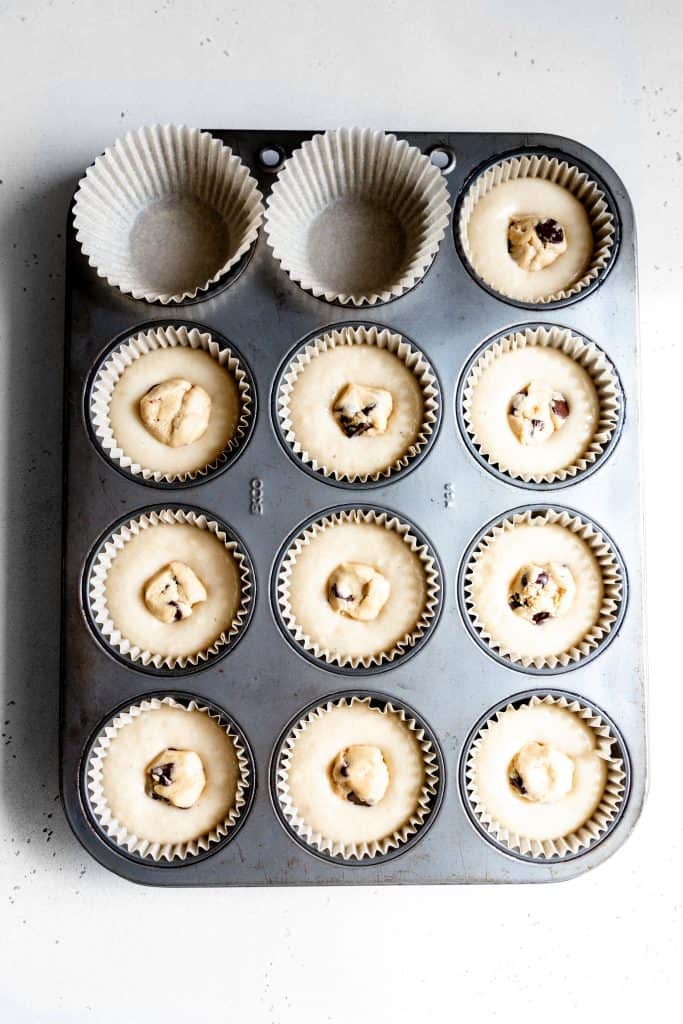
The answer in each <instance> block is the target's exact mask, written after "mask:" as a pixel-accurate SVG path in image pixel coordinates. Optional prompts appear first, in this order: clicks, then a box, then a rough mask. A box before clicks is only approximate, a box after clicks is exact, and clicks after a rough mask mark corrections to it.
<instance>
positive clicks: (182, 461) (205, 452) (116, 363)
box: [88, 326, 255, 483]
mask: <svg viewBox="0 0 683 1024" xmlns="http://www.w3.org/2000/svg"><path fill="white" fill-rule="evenodd" d="M168 379H175V380H178V379H180V380H181V381H184V380H186V381H187V384H191V385H192V386H193V387H194V386H197V385H198V386H199V387H200V388H201V389H202V391H203V392H204V394H205V395H206V396H208V401H209V403H210V412H209V413H208V414H207V417H206V420H207V425H206V427H205V429H204V430H203V432H201V433H200V436H199V437H198V438H197V439H196V440H194V441H192V442H191V443H188V444H183V445H181V446H177V447H174V446H171V445H169V444H168V443H164V441H163V440H161V439H159V438H158V437H156V436H154V434H152V433H151V432H150V430H149V429H148V428H147V427H146V425H145V422H144V421H143V419H142V414H141V402H144V400H145V396H146V395H148V394H149V393H150V391H151V390H152V389H156V388H158V386H159V385H160V384H162V383H163V382H164V381H166V380H168ZM254 405H255V395H254V389H253V385H252V382H251V378H250V375H249V374H248V372H247V369H246V367H245V365H244V364H243V362H242V360H241V358H240V357H238V356H237V355H236V354H235V352H234V351H233V350H232V349H231V348H230V347H227V346H224V345H219V344H218V342H217V341H216V340H215V338H214V337H213V336H212V334H211V333H210V332H209V331H205V330H200V329H199V328H197V327H191V328H189V329H188V328H187V327H185V326H179V327H174V326H162V327H155V328H152V329H151V330H148V331H141V332H140V333H139V334H136V335H134V336H133V337H130V338H127V339H126V340H125V341H124V342H122V343H121V344H120V345H118V346H117V347H116V348H115V349H114V351H112V352H111V353H110V354H109V355H108V356H107V357H106V359H105V360H104V362H103V363H102V364H101V365H100V366H99V368H98V369H97V372H96V375H95V378H94V381H93V385H92V389H91V393H90V401H89V410H88V411H89V414H90V422H91V425H92V428H93V432H94V434H95V438H96V440H97V443H98V444H99V446H100V448H101V450H102V451H103V453H104V454H105V455H106V456H107V458H108V459H110V460H111V461H112V462H114V463H115V464H116V465H118V466H120V467H121V468H122V469H125V470H126V471H127V472H128V473H130V474H132V475H133V476H136V477H140V478H141V479H142V480H145V481H150V482H154V483H162V482H163V483H173V482H176V481H177V482H178V483H187V482H188V481H194V480H197V481H201V480H202V479H203V478H205V477H207V476H210V475H211V474H212V473H214V472H216V471H217V470H219V469H220V468H221V467H222V466H224V465H225V464H226V462H228V461H229V460H231V459H232V458H233V457H234V456H235V454H236V453H237V452H238V451H239V450H240V449H242V448H243V447H244V445H245V443H246V441H247V440H248V437H249V433H250V431H251V428H252V425H253V418H254Z"/></svg>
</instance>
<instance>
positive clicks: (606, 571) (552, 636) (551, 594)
mask: <svg viewBox="0 0 683 1024" xmlns="http://www.w3.org/2000/svg"><path fill="white" fill-rule="evenodd" d="M462 587H463V594H462V597H463V605H464V608H463V610H464V615H465V617H466V621H467V625H468V627H469V628H470V631H471V632H472V633H473V635H474V636H475V637H476V639H477V642H478V643H480V644H481V645H482V647H484V648H485V649H487V648H488V649H489V650H491V651H492V652H493V653H494V654H496V655H497V656H499V657H500V658H503V659H505V660H506V661H508V662H510V663H511V664H513V665H515V666H520V667H522V668H524V669H529V668H534V669H540V670H548V671H551V672H552V671H556V670H561V669H563V668H567V667H568V666H571V665H575V664H578V663H579V662H581V661H582V660H583V659H585V658H587V657H589V656H591V655H592V654H593V653H594V652H596V651H597V650H601V649H604V647H605V646H606V645H607V643H608V642H609V641H610V640H611V639H613V636H614V634H613V626H614V625H615V623H616V622H617V621H618V620H619V618H620V617H621V615H622V614H623V611H624V607H625V600H626V578H625V575H624V572H623V570H622V568H621V564H620V559H619V557H618V555H617V553H616V550H615V548H614V547H613V544H612V542H611V541H610V540H608V539H607V537H606V536H605V535H604V534H603V533H602V532H601V531H600V530H599V529H598V527H597V526H595V525H594V524H593V523H591V522H590V521H589V520H587V519H584V518H582V517H581V516H580V515H578V514H576V513H574V512H572V511H571V510H568V509H563V508H545V509H526V510H524V511H521V512H513V513H511V514H509V515H507V516H503V517H501V519H500V520H499V521H498V522H497V523H495V524H494V525H493V526H492V527H491V528H490V529H489V530H488V531H487V533H486V534H485V535H484V536H483V537H482V538H481V540H479V542H478V543H477V544H476V546H475V548H474V550H473V551H472V553H471V555H470V556H469V559H468V562H467V564H466V565H465V566H464V572H463V578H462Z"/></svg>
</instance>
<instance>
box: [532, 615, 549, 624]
mask: <svg viewBox="0 0 683 1024" xmlns="http://www.w3.org/2000/svg"><path fill="white" fill-rule="evenodd" d="M550 617H551V616H550V612H536V614H535V615H534V616H533V618H532V620H531V621H532V622H533V624H534V625H535V626H540V625H541V623H542V622H545V620H546V619H549V618H550Z"/></svg>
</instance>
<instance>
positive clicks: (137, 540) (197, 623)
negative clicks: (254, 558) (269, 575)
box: [85, 508, 255, 669]
mask: <svg viewBox="0 0 683 1024" xmlns="http://www.w3.org/2000/svg"><path fill="white" fill-rule="evenodd" d="M188 570H189V571H188ZM85 586H86V589H87V594H88V599H89V606H90V616H91V620H92V624H93V628H94V629H95V630H96V632H97V633H98V634H99V636H100V638H101V640H102V641H103V642H104V643H105V644H106V646H107V647H110V648H111V649H112V650H113V651H114V652H115V653H117V654H118V655H121V656H123V657H124V658H125V659H126V660H129V661H131V662H133V663H135V664H137V665H140V666H143V667H149V668H153V669H189V668H193V667H195V666H198V665H201V664H203V663H206V662H208V661H209V660H210V659H212V658H214V657H216V656H217V655H219V654H221V653H223V652H224V651H225V652H226V653H227V650H229V649H231V648H232V647H234V645H235V644H236V643H237V641H238V640H239V639H240V637H241V636H242V634H243V633H244V631H245V629H246V627H247V625H248V623H249V619H250V616H251V612H252V609H253V603H254V586H255V584H254V576H253V572H252V568H251V560H250V559H249V556H248V554H247V552H246V550H244V549H243V547H242V545H241V543H240V542H238V541H237V540H236V539H235V538H234V536H230V535H228V534H227V533H226V532H225V528H223V527H222V526H221V524H220V523H217V522H216V521H215V520H213V519H211V518H210V517H209V516H208V515H207V514H205V513H203V512H198V511H194V510H190V509H183V508H165V509H161V510H157V509H151V510H150V511H148V512H143V513H142V514H139V515H137V516H135V517H134V518H132V519H129V520H127V521H126V522H125V523H124V524H123V525H121V526H118V527H117V528H116V529H115V530H114V531H113V532H112V533H111V534H110V535H109V536H108V537H107V539H106V540H105V541H104V543H102V544H101V545H100V548H99V550H98V551H97V552H96V553H95V555H94V557H93V558H92V560H91V562H90V564H89V568H88V573H87V578H86V582H85ZM167 606H168V607H167Z"/></svg>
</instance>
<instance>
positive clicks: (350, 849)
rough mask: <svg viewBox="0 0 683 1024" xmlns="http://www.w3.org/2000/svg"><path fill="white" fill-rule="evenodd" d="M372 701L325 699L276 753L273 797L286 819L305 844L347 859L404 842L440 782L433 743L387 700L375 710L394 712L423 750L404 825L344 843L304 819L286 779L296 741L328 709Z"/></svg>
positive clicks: (425, 814) (429, 809) (375, 853)
mask: <svg viewBox="0 0 683 1024" xmlns="http://www.w3.org/2000/svg"><path fill="white" fill-rule="evenodd" d="M372 700H373V698H372V697H370V696H367V697H357V696H344V697H341V698H339V699H333V700H328V701H325V702H324V703H321V704H319V705H318V706H317V707H315V708H313V709H312V710H311V711H309V712H308V713H307V714H306V715H304V717H303V718H301V719H300V720H299V722H297V724H296V725H295V726H294V727H293V728H292V729H291V730H290V731H289V733H288V735H287V736H286V737H285V739H284V740H283V743H282V746H281V749H280V752H279V755H278V765H277V774H276V796H277V799H278V802H279V804H280V808H281V810H282V813H283V815H284V817H285V818H286V820H287V822H288V823H289V825H290V826H291V828H292V829H293V830H294V831H295V833H296V834H297V835H298V836H299V838H300V839H301V840H302V841H303V842H304V843H305V844H306V845H307V846H311V847H313V848H314V849H316V850H318V851H319V852H320V853H327V854H329V855H330V856H332V857H340V858H341V859H343V860H347V861H353V860H357V861H361V860H366V861H368V860H371V859H372V858H374V857H378V856H382V855H385V854H387V853H389V852H390V851H391V850H396V849H397V848H398V847H400V846H402V845H403V844H404V843H406V842H408V840H409V839H410V838H411V836H414V835H415V834H416V833H417V832H418V831H419V830H420V829H422V827H423V825H424V823H425V821H426V820H427V818H428V817H429V815H430V814H431V813H432V812H433V809H434V798H435V797H436V795H437V792H438V790H439V787H440V785H441V784H442V779H441V773H440V770H439V760H438V756H437V752H436V750H435V748H434V744H433V743H432V741H431V740H430V739H429V737H428V736H427V735H426V733H425V730H424V729H423V728H422V726H420V725H419V724H418V723H417V722H416V721H415V719H413V718H411V716H410V715H409V714H408V712H407V711H406V709H405V708H403V707H402V706H401V705H400V704H398V703H397V702H393V701H389V700H388V701H387V702H386V704H385V707H384V709H383V710H382V711H380V710H379V709H377V710H378V713H379V714H392V715H397V716H398V717H399V718H400V720H401V721H402V722H404V723H405V725H406V727H407V728H408V729H410V730H411V732H413V733H414V734H415V738H416V740H417V741H418V743H419V744H420V746H421V748H422V753H423V759H424V769H425V778H424V782H423V784H422V789H421V791H420V795H419V798H418V803H417V807H416V808H415V811H414V812H413V814H412V815H411V817H410V819H409V820H408V821H407V822H406V824H405V825H403V826H402V827H401V828H400V829H397V830H396V831H395V832H392V833H391V834H390V835H388V836H385V837H384V838H382V839H374V840H372V841H371V842H363V843H344V842H342V841H341V840H335V839H330V838H328V837H326V836H324V835H322V833H320V832H316V831H314V830H313V829H312V828H311V827H310V826H309V825H308V824H307V823H306V822H305V821H304V819H303V818H302V817H301V815H300V814H299V813H298V811H297V809H296V807H295V806H294V804H293V802H292V798H291V793H290V789H289V781H288V778H289V769H290V767H291V762H292V754H293V752H294V748H295V746H296V743H297V740H298V739H299V737H300V736H301V734H302V733H303V732H304V731H305V730H306V729H307V728H308V726H309V725H310V724H311V722H314V721H315V720H316V719H318V718H322V716H323V715H325V714H327V712H328V711H332V710H333V709H334V708H339V707H353V705H354V704H366V705H367V706H368V707H370V705H371V703H372Z"/></svg>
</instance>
